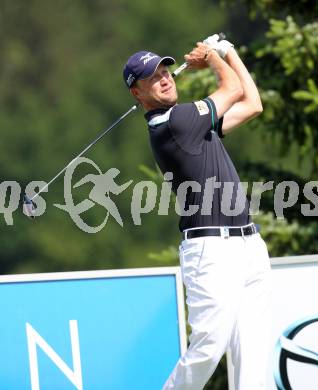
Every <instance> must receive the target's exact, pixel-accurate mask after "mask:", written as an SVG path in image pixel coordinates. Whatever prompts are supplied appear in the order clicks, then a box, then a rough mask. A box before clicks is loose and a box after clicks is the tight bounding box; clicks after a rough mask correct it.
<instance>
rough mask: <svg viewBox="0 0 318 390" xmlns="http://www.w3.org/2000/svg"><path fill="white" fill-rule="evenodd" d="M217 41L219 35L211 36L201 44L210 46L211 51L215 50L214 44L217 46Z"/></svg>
mask: <svg viewBox="0 0 318 390" xmlns="http://www.w3.org/2000/svg"><path fill="white" fill-rule="evenodd" d="M218 40H219V34H213V35H211V36H210V37H207V38H206V39H205V40H204V41H203V43H205V44H206V45H208V46H210V48H211V49H214V50H216V44H217V42H218Z"/></svg>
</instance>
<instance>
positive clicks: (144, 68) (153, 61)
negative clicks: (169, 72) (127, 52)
mask: <svg viewBox="0 0 318 390" xmlns="http://www.w3.org/2000/svg"><path fill="white" fill-rule="evenodd" d="M175 62H176V61H175V59H174V58H172V57H160V56H159V55H158V54H155V53H152V52H151V51H144V50H143V51H138V52H137V53H135V54H133V55H132V56H131V57H129V59H128V61H127V63H126V65H125V67H124V72H123V75H124V80H125V83H126V85H127V87H128V88H131V86H132V85H133V84H134V83H135V82H136V81H137V80H144V79H147V78H148V77H150V76H151V75H152V74H153V73H154V72H155V71H156V70H157V68H158V66H159V65H160V64H164V65H173V64H174V63H175Z"/></svg>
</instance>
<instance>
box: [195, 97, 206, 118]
mask: <svg viewBox="0 0 318 390" xmlns="http://www.w3.org/2000/svg"><path fill="white" fill-rule="evenodd" d="M194 104H195V105H196V107H197V109H198V111H199V114H200V115H206V114H208V113H209V107H208V105H207V103H206V102H205V101H203V100H199V101H198V102H194Z"/></svg>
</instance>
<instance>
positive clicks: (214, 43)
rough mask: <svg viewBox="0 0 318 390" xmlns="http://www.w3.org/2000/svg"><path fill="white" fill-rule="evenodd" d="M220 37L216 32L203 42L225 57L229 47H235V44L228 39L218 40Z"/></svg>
mask: <svg viewBox="0 0 318 390" xmlns="http://www.w3.org/2000/svg"><path fill="white" fill-rule="evenodd" d="M218 39H219V35H218V34H214V35H212V36H210V37H208V38H206V39H205V40H204V41H203V43H205V44H206V45H208V46H209V47H210V48H211V49H214V50H216V51H217V53H218V55H219V56H220V57H221V58H224V57H225V56H226V55H227V52H228V50H229V48H230V47H234V45H233V43H231V42H229V41H226V40H222V41H218Z"/></svg>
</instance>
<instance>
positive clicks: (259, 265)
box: [163, 233, 272, 390]
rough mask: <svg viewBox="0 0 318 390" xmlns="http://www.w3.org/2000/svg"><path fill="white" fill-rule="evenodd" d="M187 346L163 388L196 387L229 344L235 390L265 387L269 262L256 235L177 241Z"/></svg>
mask: <svg viewBox="0 0 318 390" xmlns="http://www.w3.org/2000/svg"><path fill="white" fill-rule="evenodd" d="M179 249H180V264H181V270H182V277H183V282H184V285H185V287H186V295H187V299H186V303H187V307H188V322H189V324H190V326H191V331H192V332H191V335H190V338H189V341H190V345H189V348H188V350H187V352H186V353H185V355H184V356H182V357H181V358H180V359H179V361H178V362H177V364H176V366H175V368H174V370H173V372H172V373H171V375H170V376H169V378H168V379H167V381H166V383H165V385H164V387H163V390H170V389H174V390H201V389H203V387H204V385H205V384H206V383H207V382H208V380H209V378H210V377H211V375H212V374H213V372H214V370H215V368H216V366H217V364H218V363H219V361H220V359H221V357H222V356H223V354H224V353H225V351H226V350H227V349H228V348H230V349H231V355H232V360H233V365H234V380H235V389H236V390H265V385H266V384H265V383H266V372H267V361H268V355H269V345H270V334H271V323H272V321H271V304H270V302H271V275H270V261H269V257H268V252H267V248H266V244H265V242H264V240H263V239H262V238H261V236H260V235H259V233H256V234H253V235H250V236H245V237H229V238H222V237H199V238H192V239H187V240H184V241H182V243H181V245H180V248H179Z"/></svg>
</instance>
